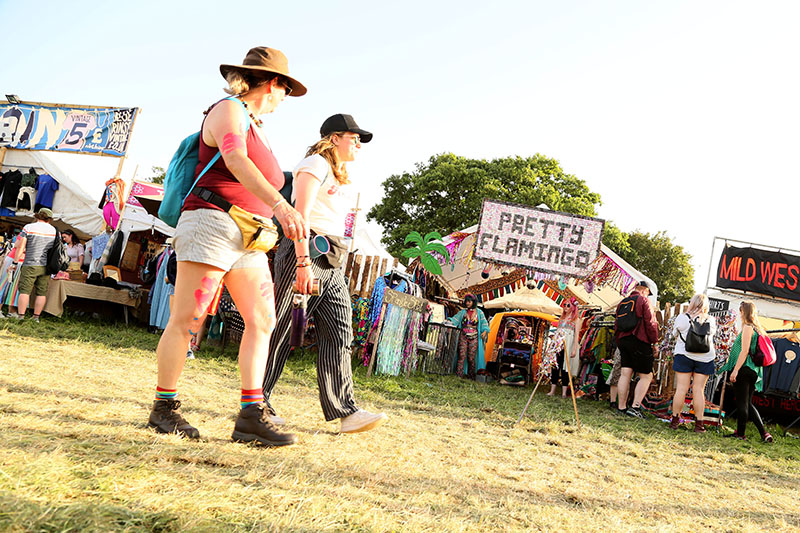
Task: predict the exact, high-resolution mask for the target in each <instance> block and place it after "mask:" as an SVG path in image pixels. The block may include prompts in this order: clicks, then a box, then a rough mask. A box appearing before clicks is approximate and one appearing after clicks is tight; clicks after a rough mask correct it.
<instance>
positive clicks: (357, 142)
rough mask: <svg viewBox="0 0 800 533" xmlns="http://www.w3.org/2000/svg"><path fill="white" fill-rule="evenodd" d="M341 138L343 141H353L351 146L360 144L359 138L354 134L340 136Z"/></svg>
mask: <svg viewBox="0 0 800 533" xmlns="http://www.w3.org/2000/svg"><path fill="white" fill-rule="evenodd" d="M341 137H342V138H345V139H353V144H361V136H360V135H358V134H356V133H353V134H346V135H342V136H341Z"/></svg>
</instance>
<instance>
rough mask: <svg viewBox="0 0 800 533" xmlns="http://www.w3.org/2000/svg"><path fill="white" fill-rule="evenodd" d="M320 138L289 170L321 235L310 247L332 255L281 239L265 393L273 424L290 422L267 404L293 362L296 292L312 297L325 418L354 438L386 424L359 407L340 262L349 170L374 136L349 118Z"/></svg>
mask: <svg viewBox="0 0 800 533" xmlns="http://www.w3.org/2000/svg"><path fill="white" fill-rule="evenodd" d="M320 136H321V137H322V138H321V139H320V140H319V141H317V143H316V144H314V145H313V146H311V147H310V148H309V149H308V152H307V153H306V158H305V159H303V160H302V161H300V163H299V164H298V165H297V167H295V169H294V171H293V172H292V175H293V178H294V188H293V191H292V197H293V200H294V201H295V206H296V207H297V210H298V211H299V212H300V213H301V214H302V215H303V221H304V223H305V224H306V225H307V227H308V228H310V230H311V231H313V232H314V233H316V235H317V237H314V238H312V241H313V242H316V241H317V240H318V239H319V236H327V238H328V240H329V242H330V248H331V249H330V252H328V254H327V255H319V256H317V255H316V254H315V256H314V257H313V258H312V257H311V255H312V254H311V249H310V245H311V243H310V242H309V241H308V240H303V241H295V242H292V241H290V240H289V239H286V238H284V239H281V241H280V245H279V246H278V252H277V254H276V255H275V259H274V262H273V266H274V269H275V278H276V280H275V281H276V286H275V302H276V303H275V306H276V309H277V326H276V328H275V330H274V332H273V333H272V339H271V341H270V353H269V358H268V360H267V371H266V374H265V376H264V389H263V390H264V397H265V398H266V399H267V405H268V408H269V409H270V411H271V415H272V417H271V420H272V421H273V423H275V424H283V423H285V420H284V419H283V418H281V417H278V416H277V414H276V413H275V411H274V409H273V408H272V406H271V404H270V398H271V396H272V392H273V389H274V388H275V384H276V383H277V381H278V378H280V376H281V373H282V372H283V367H284V365H285V364H286V359H287V358H288V357H289V350H290V346H289V330H290V323H291V315H292V288H293V286H294V288H295V290H296V291H297V292H298V293H300V294H307V295H311V296H310V297H309V298H308V302H307V308H306V309H307V311H306V312H307V313H308V314H309V315H311V316H313V317H314V327H315V328H316V332H317V346H318V350H319V353H318V356H317V383H318V385H319V399H320V403H321V405H322V412H323V414H324V415H325V420H326V421H328V422H330V421H333V420H336V419H337V418H338V419H340V420H341V427H340V432H341V433H356V432H360V431H367V430H369V429H373V428H375V427H377V426H379V425H380V424H382V423H383V422H384V421H385V420H386V415H385V414H383V413H370V412H367V411H364V410H363V409H359V408H358V407H357V406H356V401H355V395H354V391H353V372H352V368H351V366H350V365H351V351H350V346H351V344H352V342H353V312H352V307H351V302H350V290H349V287H348V284H347V282H346V280H345V277H344V270H343V268H342V264H341V263H342V259H343V258H344V257H346V252H347V250H346V247H345V246H344V244H342V241H341V239H342V237H343V236H344V230H345V219H346V216H347V214H348V212H349V211H350V207H351V202H349V201H348V198H347V196H346V195H345V191H346V190H347V189H349V188H350V180H349V179H348V177H347V168H346V166H345V164H346V163H347V162H348V161H353V160H354V159H355V156H356V153H357V152H358V149H359V148H360V147H361V143H368V142H369V141H370V140H371V139H372V134H371V133H369V132H368V131H365V130H362V129H361V128H359V127H358V124H356V121H355V120H353V117H351V116H350V115H342V114H338V115H333V116H331V117H328V119H326V120H325V122H323V124H322V127H321V128H320ZM315 281H316V282H317V283H318V285H317V288H318V291H317V290H315Z"/></svg>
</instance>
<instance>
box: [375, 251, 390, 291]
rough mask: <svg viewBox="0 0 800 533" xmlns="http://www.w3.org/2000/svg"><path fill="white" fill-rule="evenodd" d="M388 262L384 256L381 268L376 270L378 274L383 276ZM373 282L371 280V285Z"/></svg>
mask: <svg viewBox="0 0 800 533" xmlns="http://www.w3.org/2000/svg"><path fill="white" fill-rule="evenodd" d="M388 263H389V260H388V259H386V258H385V257H384V258H383V261H381V268H380V270H378V275H379V276H383V275H384V274H386V265H387V264H388ZM375 279H378V278H375ZM374 284H375V283H374V282H373V285H374Z"/></svg>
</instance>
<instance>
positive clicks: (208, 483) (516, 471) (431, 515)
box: [0, 320, 800, 532]
mask: <svg viewBox="0 0 800 533" xmlns="http://www.w3.org/2000/svg"><path fill="white" fill-rule="evenodd" d="M156 341H157V339H156V337H155V336H153V335H149V334H147V333H146V332H144V331H143V330H140V329H136V328H126V327H123V326H119V325H116V326H114V325H112V326H105V327H103V326H98V325H95V324H92V323H90V322H76V321H66V322H58V321H55V320H47V321H44V322H42V324H40V325H39V326H37V327H35V326H34V325H33V324H30V323H22V324H18V323H7V324H0V529H3V530H10V531H28V530H30V531H184V530H190V531H327V530H333V531H484V532H485V531H523V530H524V531H539V530H541V531H552V530H557V529H564V530H568V531H592V530H611V529H616V530H622V531H628V530H632V531H645V530H646V531H651V530H659V531H689V530H712V529H713V530H716V531H755V530H759V531H761V530H765V529H766V530H779V531H790V530H800V511H799V509H800V506H798V504H797V487H798V480H799V478H800V468H799V467H800V443H798V441H796V440H794V439H791V438H787V439H783V438H778V439H777V442H776V443H775V444H774V445H773V446H766V445H763V444H761V443H759V442H746V443H732V442H728V440H727V439H721V438H719V437H718V436H717V435H715V434H713V433H712V434H708V435H700V436H698V435H694V434H692V433H689V432H684V431H681V432H677V433H676V432H670V431H669V430H668V429H667V428H666V427H665V426H664V425H663V424H661V423H658V422H656V421H652V420H651V421H634V420H627V419H624V420H621V419H619V418H617V417H616V416H615V415H612V414H611V413H608V412H607V411H606V410H605V409H603V408H602V406H600V405H597V404H594V403H590V402H583V403H581V404H580V406H579V408H580V409H581V417H582V421H583V423H584V427H583V428H582V429H581V430H580V431H576V430H575V428H574V426H573V425H572V424H571V404H568V403H564V402H562V401H561V400H560V399H553V398H546V397H544V396H543V395H542V396H539V395H538V393H537V397H536V398H535V399H534V403H533V405H532V409H531V416H529V417H528V418H527V419H526V420H525V421H524V422H523V423H522V424H521V426H520V427H517V428H513V427H512V424H513V422H514V420H515V419H516V417H517V416H518V414H519V412H520V410H521V408H522V406H523V405H524V403H525V400H526V399H527V397H528V395H529V393H530V389H525V390H519V389H514V388H510V387H501V386H496V385H488V386H487V385H479V384H474V383H466V382H461V381H458V380H457V379H456V378H452V377H447V378H441V377H438V376H422V377H418V378H413V379H411V380H405V379H403V378H385V377H379V378H373V379H371V380H367V379H366V378H365V377H364V375H363V372H360V373H357V394H358V396H359V398H360V399H361V401H362V404H363V405H364V406H365V407H367V408H375V409H381V410H384V411H386V412H387V413H388V414H389V416H390V421H389V423H388V424H387V425H386V426H384V427H382V428H380V429H379V430H377V431H373V432H369V433H364V434H360V435H346V436H344V435H338V434H336V433H335V430H336V426H335V424H326V423H325V422H324V420H323V418H322V415H321V411H320V409H319V404H318V400H317V391H316V381H315V378H314V369H313V362H312V361H309V360H307V359H306V360H299V361H290V365H289V367H288V369H287V373H286V375H285V378H284V379H283V381H282V382H281V384H280V385H279V388H278V391H277V397H276V404H277V405H276V406H277V407H278V408H279V410H280V413H281V415H283V416H286V417H287V418H288V419H289V421H290V423H291V426H290V427H291V429H292V430H294V431H296V432H297V433H298V434H299V436H300V443H299V444H298V445H297V446H293V447H287V448H282V449H267V448H256V447H251V446H245V445H241V444H235V443H232V442H230V441H229V437H230V432H231V430H232V425H233V420H234V416H235V413H236V408H237V400H238V379H237V373H236V366H235V362H234V361H232V360H231V359H230V358H228V357H224V356H219V355H218V354H216V353H215V352H213V353H212V354H211V356H210V357H209V355H205V356H202V357H200V358H199V359H197V360H196V361H193V362H190V364H189V365H188V367H187V369H186V371H185V373H184V376H183V378H182V382H181V385H180V392H181V396H182V399H183V400H184V402H185V409H184V411H185V414H186V416H187V418H188V419H189V420H190V421H191V422H192V423H194V424H195V425H196V426H198V427H199V428H200V429H201V432H202V434H203V439H202V440H201V441H199V442H189V441H186V440H180V439H178V438H175V437H171V436H160V435H156V434H155V433H153V432H152V431H150V430H148V429H147V428H146V427H145V421H146V419H147V415H148V411H149V408H150V405H151V397H152V392H153V386H154V383H155V360H154V359H155V357H154V352H153V350H154V347H155V343H156Z"/></svg>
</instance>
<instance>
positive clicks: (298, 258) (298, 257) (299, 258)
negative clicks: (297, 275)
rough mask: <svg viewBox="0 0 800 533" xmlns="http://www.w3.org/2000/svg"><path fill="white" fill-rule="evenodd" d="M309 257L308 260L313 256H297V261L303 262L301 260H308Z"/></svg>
mask: <svg viewBox="0 0 800 533" xmlns="http://www.w3.org/2000/svg"><path fill="white" fill-rule="evenodd" d="M307 257H308V258H310V257H311V256H310V255H298V256H297V260H298V261H299V260H301V259H305V258H307Z"/></svg>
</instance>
